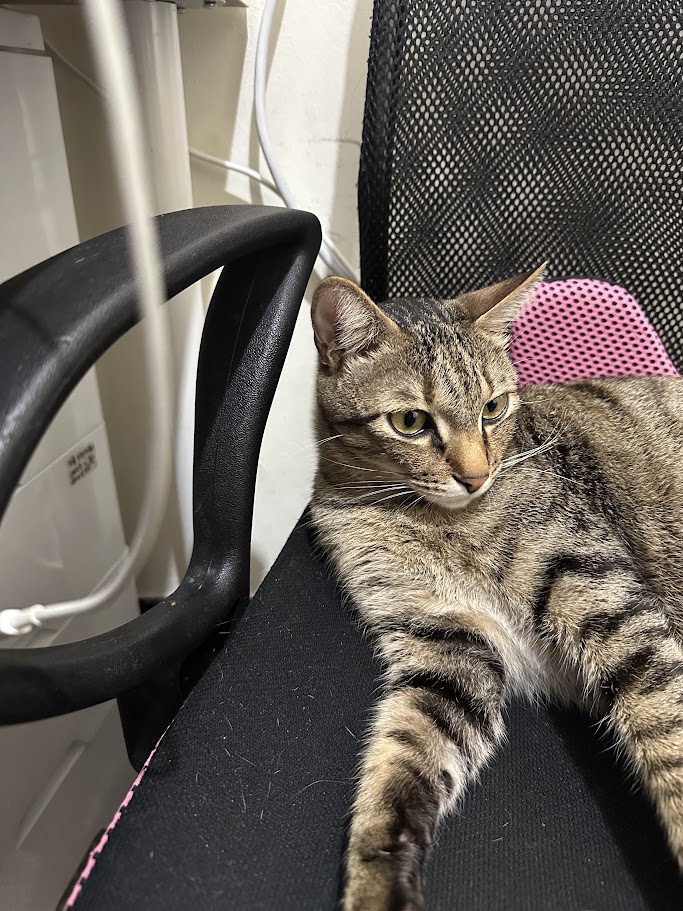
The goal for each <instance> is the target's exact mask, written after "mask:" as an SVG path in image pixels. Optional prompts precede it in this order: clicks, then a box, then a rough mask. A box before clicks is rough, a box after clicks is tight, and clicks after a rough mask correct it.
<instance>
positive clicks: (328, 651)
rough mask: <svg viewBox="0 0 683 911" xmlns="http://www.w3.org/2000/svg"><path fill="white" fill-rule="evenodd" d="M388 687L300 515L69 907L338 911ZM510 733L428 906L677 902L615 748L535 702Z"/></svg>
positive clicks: (451, 846)
mask: <svg viewBox="0 0 683 911" xmlns="http://www.w3.org/2000/svg"><path fill="white" fill-rule="evenodd" d="M378 676H379V667H378V665H377V664H376V663H375V662H374V661H373V657H372V648H371V645H370V643H369V642H368V641H366V640H364V639H363V638H362V636H361V634H360V632H359V630H358V628H357V627H356V625H355V623H354V621H353V618H352V617H351V614H350V611H349V609H348V607H346V606H345V605H344V604H343V602H342V600H341V598H340V596H339V594H338V593H337V592H336V591H335V588H334V585H333V582H332V581H331V580H330V578H329V575H328V572H327V569H326V567H325V565H324V563H323V561H322V559H321V557H320V556H319V555H318V554H317V553H316V552H315V549H314V547H313V545H312V542H311V539H310V534H309V531H308V529H307V528H306V522H305V521H304V522H302V523H301V525H300V526H299V527H298V528H297V529H296V530H295V531H294V532H293V534H292V536H291V538H290V540H289V542H288V544H287V546H286V547H285V549H284V550H283V552H282V553H281V555H280V557H279V559H278V560H277V562H276V564H275V566H274V567H273V569H272V570H271V572H270V574H269V575H268V577H267V578H266V580H265V582H264V583H263V585H262V587H261V589H260V590H259V592H258V594H257V595H256V597H255V598H254V600H253V601H252V602H251V604H250V605H249V608H248V610H247V612H246V613H245V615H244V616H243V618H242V619H241V620H240V621H239V622H237V623H236V624H235V625H234V627H233V629H231V630H230V631H229V632H228V633H227V641H226V644H225V648H224V649H223V651H222V652H221V654H220V655H219V656H218V658H217V659H216V660H215V662H214V664H213V665H212V667H211V668H210V670H209V671H208V672H207V674H206V675H205V676H204V677H203V678H202V680H201V681H200V683H199V684H198V686H197V687H196V689H195V690H194V692H193V693H192V694H191V696H190V697H189V699H188V700H187V702H186V703H185V705H184V706H183V708H182V709H181V711H180V713H179V715H178V716H177V717H176V719H175V721H174V722H173V723H172V725H171V727H170V728H169V730H168V732H167V733H166V735H165V736H164V738H163V740H162V741H161V744H160V745H159V747H158V749H157V750H156V753H155V754H154V756H153V757H152V759H151V761H150V764H149V767H148V769H147V772H146V774H145V775H144V777H143V779H142V781H141V782H140V784H139V785H138V786H137V788H136V790H135V793H134V795H133V797H132V800H131V801H130V803H129V804H128V806H127V807H126V808H125V809H124V810H123V812H122V816H121V818H120V820H119V822H118V823H117V825H116V826H115V828H114V829H113V830H112V832H111V833H110V835H109V838H108V841H107V844H106V845H105V847H104V849H103V851H102V852H101V854H100V855H99V856H98V857H97V860H96V863H95V866H94V868H93V870H92V872H91V873H90V876H89V877H88V879H87V880H86V881H85V882H84V883H83V886H82V891H81V893H80V895H79V897H78V900H77V901H76V903H75V908H76V909H77V911H84V909H96V911H126V909H141V908H144V909H148V911H154V909H162V908H163V909H165V911H170V909H190V908H196V909H202V911H204V909H226V908H235V909H245V911H246V909H248V911H260V909H268V911H290V909H291V911H294V909H296V911H324V909H332V908H334V907H335V904H336V902H337V900H338V897H339V890H340V882H341V872H340V871H341V858H342V852H343V846H344V837H345V826H346V820H347V819H348V811H349V809H350V805H351V800H352V793H353V777H354V772H355V769H356V766H357V759H358V755H359V752H360V749H361V742H362V738H363V735H364V732H365V730H366V727H367V723H368V719H369V717H370V712H371V706H372V704H373V701H374V699H375V698H376V691H377V687H378ZM508 724H509V742H508V744H507V745H506V746H505V748H504V749H503V750H502V752H501V754H500V755H499V757H498V758H497V759H496V761H495V762H494V763H493V765H492V767H491V768H489V769H488V770H486V771H485V772H484V774H483V776H482V779H481V782H480V783H479V785H478V786H477V787H476V788H475V789H473V791H472V792H471V794H470V795H469V796H468V797H467V799H466V800H465V802H464V804H463V806H462V808H461V810H460V812H459V813H458V814H457V815H456V816H454V817H452V818H451V819H450V820H449V821H448V823H446V824H445V825H444V827H443V828H442V830H441V833H440V837H439V842H438V845H437V846H436V848H435V850H434V853H433V857H432V860H431V863H430V867H429V870H428V879H429V885H428V893H427V901H428V908H430V909H431V911H446V909H449V911H450V909H453V908H463V909H486V911H493V909H506V911H510V909H513V911H514V909H520V911H521V909H525V911H527V909H536V908H542V909H545V908H548V909H550V908H552V909H567V911H570V909H571V911H579V909H599V911H612V909H614V911H627V909H673V908H680V907H681V905H682V903H683V886H682V884H681V881H680V880H679V878H678V873H677V871H676V868H675V865H674V863H673V861H672V860H671V858H670V855H669V852H668V850H667V847H666V844H665V842H664V839H663V836H662V834H661V832H660V830H659V827H658V825H657V823H656V821H655V818H654V814H653V812H652V811H651V809H650V807H649V805H648V804H647V802H646V801H645V800H644V799H643V798H641V797H639V796H637V795H636V794H634V793H633V789H632V787H631V785H630V784H629V783H628V782H627V780H626V778H625V776H624V775H623V774H622V773H620V772H619V770H618V768H617V764H616V762H615V759H614V756H613V753H612V751H611V750H610V749H609V748H608V745H607V743H606V741H605V740H604V739H601V738H600V737H599V736H598V735H597V734H596V733H595V731H594V730H593V729H592V727H591V726H590V725H589V724H588V723H587V722H586V721H584V720H583V719H581V718H579V717H577V716H574V715H571V714H566V713H565V714H561V715H560V714H557V713H552V712H551V713H549V712H547V711H546V710H545V709H544V708H542V707H531V706H527V705H515V706H512V707H511V708H510V711H509V718H508Z"/></svg>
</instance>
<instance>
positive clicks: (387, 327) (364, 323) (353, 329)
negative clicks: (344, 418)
mask: <svg viewBox="0 0 683 911" xmlns="http://www.w3.org/2000/svg"><path fill="white" fill-rule="evenodd" d="M311 319H312V321H313V333H314V336H315V345H316V348H317V349H318V354H319V355H320V360H321V361H322V362H323V364H326V365H327V366H328V367H331V368H332V369H333V370H336V369H337V368H338V367H339V366H340V364H341V362H342V360H343V359H344V358H345V357H347V356H349V355H352V354H360V353H361V352H363V351H367V350H369V349H370V348H372V347H374V346H375V345H377V344H379V342H380V341H382V339H384V338H386V337H387V336H388V335H389V334H391V333H392V332H398V331H399V329H398V326H397V325H396V323H394V322H393V320H391V319H389V317H388V316H386V314H384V313H382V311H381V310H380V309H379V307H378V306H376V304H374V303H373V302H372V301H371V300H370V298H369V297H368V296H367V294H366V293H365V292H364V291H362V290H361V289H360V288H359V287H358V285H356V284H354V283H353V282H352V281H349V280H348V279H346V278H338V277H337V276H331V277H330V278H326V279H325V280H324V281H322V282H321V283H320V284H319V285H318V287H317V288H316V291H315V294H314V295H313V302H312V304H311Z"/></svg>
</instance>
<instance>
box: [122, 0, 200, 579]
mask: <svg viewBox="0 0 683 911" xmlns="http://www.w3.org/2000/svg"><path fill="white" fill-rule="evenodd" d="M124 8H125V13H126V20H127V23H128V29H129V33H130V44H131V52H132V55H133V59H134V61H135V68H136V71H137V76H138V81H139V85H140V105H141V108H142V114H143V119H144V122H145V125H146V127H147V130H146V134H147V137H146V138H147V144H148V153H149V161H150V173H151V179H152V183H153V189H154V194H155V198H156V209H157V212H158V213H159V214H161V213H164V212H172V211H175V210H177V209H188V208H191V207H192V204H193V203H192V183H191V178H190V159H189V151H188V136H187V119H186V114H185V96H184V91H183V73H182V65H181V58H180V42H179V37H178V12H177V8H176V5H175V3H172V2H158V0H126V3H125V4H124ZM168 307H169V321H170V328H171V337H172V342H173V349H174V377H175V390H174V391H175V402H176V411H175V436H174V465H175V498H176V503H175V504H171V508H170V509H169V513H168V516H167V525H166V527H165V529H164V530H163V532H162V535H161V536H160V538H159V541H158V544H157V548H156V550H155V552H154V554H153V555H152V557H151V559H150V561H149V563H148V565H147V567H146V568H145V569H144V570H143V572H142V574H141V576H140V578H139V588H140V591H141V592H142V593H143V594H147V593H149V594H158V595H162V594H168V593H169V592H170V591H171V590H172V589H173V588H175V586H176V585H177V583H178V582H179V581H180V579H181V578H182V576H183V574H184V571H185V568H186V566H187V562H188V560H189V556H190V551H191V549H192V541H193V534H192V459H193V442H194V403H195V377H196V371H197V357H198V354H199V343H200V339H201V332H202V326H203V323H204V308H203V303H202V296H201V290H200V289H199V288H198V287H193V288H189V289H188V290H187V291H184V292H182V293H181V294H179V295H178V296H177V297H175V298H174V299H173V300H172V301H171V302H170V303H169V305H168ZM173 507H175V508H173ZM174 525H177V526H179V527H174Z"/></svg>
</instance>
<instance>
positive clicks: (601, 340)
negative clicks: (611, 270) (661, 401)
mask: <svg viewBox="0 0 683 911" xmlns="http://www.w3.org/2000/svg"><path fill="white" fill-rule="evenodd" d="M510 353H511V356H512V360H513V361H514V363H515V366H516V367H517V370H518V372H519V378H520V385H521V386H528V385H529V384H530V383H569V382H572V381H573V380H580V379H589V378H597V377H605V376H677V372H676V368H675V367H674V365H673V364H672V363H671V361H670V359H669V356H668V354H667V353H666V350H665V348H664V345H663V344H662V342H661V341H660V338H659V336H658V335H657V333H656V332H655V330H654V329H653V328H652V326H651V325H650V322H649V320H648V318H647V317H646V316H645V314H644V313H643V311H642V310H641V309H640V306H639V305H638V302H637V301H636V300H635V299H634V298H633V297H631V295H630V294H629V293H628V292H627V291H624V289H623V288H620V287H619V286H618V285H610V284H609V283H608V282H602V281H596V280H594V279H583V278H572V279H567V280H564V281H553V282H542V283H541V284H540V285H539V286H538V290H537V292H536V296H535V298H534V299H533V300H532V301H531V302H530V303H529V304H528V305H527V306H526V307H525V308H524V310H523V311H522V312H521V314H520V315H519V316H518V318H517V320H516V321H515V324H514V326H513V329H512V339H511V343H510Z"/></svg>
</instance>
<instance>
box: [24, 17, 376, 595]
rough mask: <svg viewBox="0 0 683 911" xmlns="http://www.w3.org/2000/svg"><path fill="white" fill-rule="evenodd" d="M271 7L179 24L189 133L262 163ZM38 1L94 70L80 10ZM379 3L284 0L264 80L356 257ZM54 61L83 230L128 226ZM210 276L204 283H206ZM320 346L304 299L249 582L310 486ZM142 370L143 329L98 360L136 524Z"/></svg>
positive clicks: (222, 151) (304, 178)
mask: <svg viewBox="0 0 683 911" xmlns="http://www.w3.org/2000/svg"><path fill="white" fill-rule="evenodd" d="M262 6H263V2H262V0H253V2H249V4H248V6H247V7H246V8H243V9H240V8H231V9H207V10H187V11H186V12H184V13H183V14H182V15H181V16H180V17H179V28H180V41H181V52H182V60H183V70H184V77H185V99H186V107H187V117H188V129H189V136H190V143H191V144H192V145H194V146H196V147H198V148H200V149H202V150H203V151H206V152H209V153H212V154H214V155H218V156H220V157H226V158H232V159H233V160H235V161H239V162H242V163H246V164H249V165H251V166H252V167H256V168H259V169H260V170H262V171H265V164H264V162H263V161H262V159H261V156H260V152H259V149H258V142H257V137H256V130H255V125H254V120H253V103H252V91H253V75H252V74H253V64H254V54H255V48H256V37H257V30H258V24H259V21H260V14H261V9H262ZM36 9H37V10H38V11H40V15H41V21H42V23H43V29H44V33H45V35H46V37H47V38H48V39H51V40H52V41H53V43H54V44H55V45H57V46H58V47H59V49H60V50H62V51H63V52H64V53H66V54H67V55H68V56H69V57H70V58H71V59H72V60H73V61H74V62H75V63H77V64H78V65H79V66H80V67H81V68H82V69H84V70H86V71H87V72H89V73H92V66H91V62H90V60H89V55H88V52H87V46H86V42H85V38H84V32H83V30H82V23H81V20H80V10H79V9H78V8H73V7H58V8H55V7H51V8H47V7H42V8H41V7H38V8H36ZM371 10H372V3H371V0H316V2H313V0H286V2H285V0H283V2H281V4H280V10H279V13H280V15H279V16H278V17H277V18H276V22H275V26H274V30H273V32H274V33H273V49H272V51H271V66H270V71H269V85H268V112H269V118H270V131H271V137H272V140H273V143H274V146H275V148H276V150H277V152H278V155H279V156H280V158H281V161H282V164H283V166H284V170H285V173H286V174H287V176H288V179H289V183H290V186H291V188H292V191H293V192H294V193H295V195H296V198H297V201H298V204H299V205H300V207H301V208H302V209H308V210H310V211H312V212H315V213H316V214H317V215H318V217H319V218H320V220H321V222H322V224H323V229H324V230H325V231H326V232H328V233H329V234H330V236H331V237H332V239H333V241H334V243H335V244H336V245H337V246H338V247H339V249H340V250H341V251H342V252H343V253H344V255H345V256H346V258H347V259H348V260H349V261H350V262H352V263H354V265H356V266H357V262H358V253H357V247H358V240H357V217H356V182H357V172H358V156H359V147H360V138H361V128H362V115H363V104H364V97H365V72H366V64H367V54H368V46H369V34H370V21H371ZM56 70H57V85H58V91H59V98H60V106H61V109H62V117H63V122H64V130H65V139H66V144H67V153H68V156H69V164H70V170H71V179H72V184H73V188H74V197H75V202H76V211H77V215H78V221H79V228H80V230H81V236H82V237H87V236H91V235H92V234H95V233H99V232H101V231H104V230H108V229H109V228H111V227H114V226H116V225H118V224H120V210H119V207H118V202H117V200H116V195H115V193H114V192H113V191H112V189H111V179H110V174H111V170H110V162H109V157H108V152H107V148H106V141H105V136H106V134H105V131H104V122H103V118H102V114H101V110H100V107H99V102H98V100H97V99H96V98H95V97H94V96H93V94H92V93H91V92H90V91H89V90H88V89H87V87H85V86H84V85H82V84H81V83H79V81H78V80H77V79H76V77H74V76H73V75H72V74H71V73H69V72H68V71H66V70H64V69H63V67H61V65H59V64H56ZM192 178H193V191H194V202H195V205H216V204H221V203H229V202H233V203H234V202H243V201H246V202H255V203H265V204H274V205H276V204H278V200H277V198H276V197H274V196H273V195H272V194H271V193H270V191H268V190H267V189H263V188H262V187H259V186H258V185H256V184H252V183H251V182H250V181H249V180H248V179H246V178H243V177H241V176H239V175H229V176H228V175H226V174H225V172H222V171H220V170H218V169H216V168H213V167H212V166H210V165H205V164H203V163H200V162H194V161H193V163H192ZM318 277H319V276H318ZM209 285H210V283H209V282H208V281H207V282H205V290H207V289H208V287H209ZM309 290H310V289H309ZM309 299H310V298H309ZM314 353H315V350H314V347H313V344H312V341H311V334H310V328H309V316H308V304H305V305H304V307H302V311H301V314H300V319H299V321H298V325H297V329H296V332H295V336H294V339H293V342H292V347H291V349H290V353H289V356H288V358H287V363H286V365H285V370H284V373H283V376H282V380H281V383H280V386H279V388H278V392H277V395H276V400H275V403H274V407H273V411H272V413H271V417H270V420H269V423H268V427H267V430H266V436H265V439H264V444H263V449H262V452H261V459H260V464H259V478H258V487H257V499H256V508H255V516H254V554H253V558H254V566H253V573H252V579H253V581H258V580H259V579H260V578H261V576H262V575H263V573H264V572H265V571H266V570H267V568H268V567H269V566H270V564H271V563H272V561H273V559H274V558H275V556H276V555H277V553H278V552H279V550H280V548H281V547H282V544H283V543H284V541H285V539H286V537H287V534H288V533H289V530H290V529H291V527H292V526H293V524H294V522H295V521H296V519H297V517H298V515H299V514H300V512H301V511H302V509H303V508H304V506H305V504H306V502H307V500H308V497H309V494H310V483H311V478H312V473H313V468H314V458H315V455H314V453H315V450H314V447H313V446H311V445H310V444H311V443H312V442H313V435H312V424H311V405H312V393H313V380H314V371H315V358H314ZM137 370H138V368H137V352H136V343H135V339H134V338H133V339H125V340H123V342H122V343H120V344H119V346H117V348H116V349H115V350H114V351H112V352H110V354H109V355H108V356H107V357H106V358H105V360H104V362H103V364H102V366H101V367H100V369H99V376H100V382H101V387H102V397H103V405H104V408H105V414H106V418H107V424H108V426H109V428H110V437H111V448H112V457H113V459H114V464H115V470H116V475H117V482H118V484H119V490H120V499H121V506H122V512H123V515H124V522H125V525H126V530H127V531H128V533H130V531H131V529H132V527H133V524H134V521H135V516H136V509H137V503H138V501H139V485H140V477H139V470H138V466H139V460H138V459H137V458H136V452H137V445H138V444H137V442H136V438H135V435H134V434H131V426H133V427H134V426H135V424H136V421H137V422H138V423H139V422H140V421H144V415H142V414H140V413H139V412H138V413H136V409H138V407H139V406H138V405H137V404H136V402H135V400H134V390H135V387H136V383H137V375H138V374H139V371H138V373H136V371H137ZM131 407H132V408H133V412H132V414H133V419H132V420H131V411H130V409H131Z"/></svg>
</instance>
